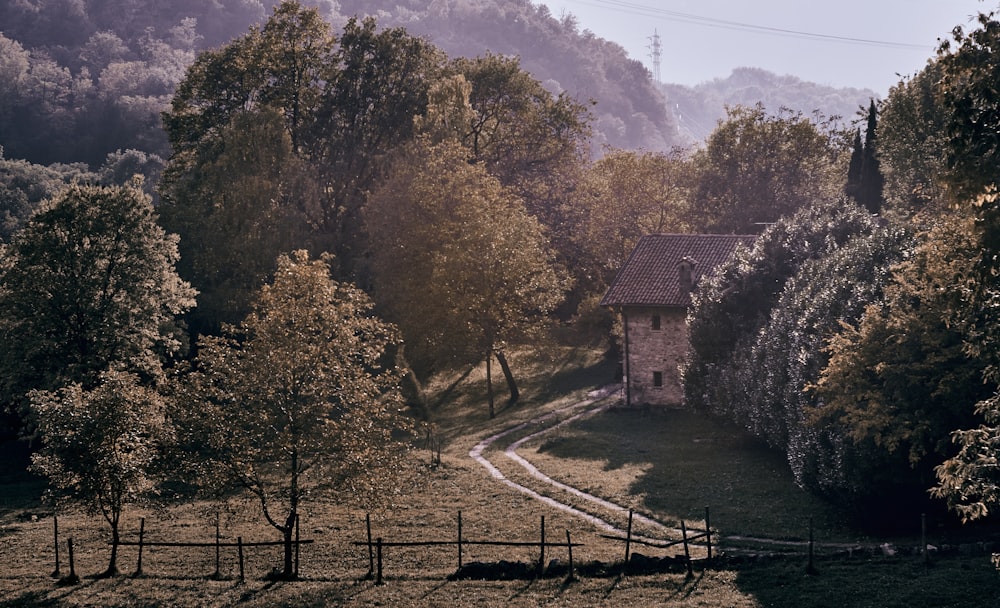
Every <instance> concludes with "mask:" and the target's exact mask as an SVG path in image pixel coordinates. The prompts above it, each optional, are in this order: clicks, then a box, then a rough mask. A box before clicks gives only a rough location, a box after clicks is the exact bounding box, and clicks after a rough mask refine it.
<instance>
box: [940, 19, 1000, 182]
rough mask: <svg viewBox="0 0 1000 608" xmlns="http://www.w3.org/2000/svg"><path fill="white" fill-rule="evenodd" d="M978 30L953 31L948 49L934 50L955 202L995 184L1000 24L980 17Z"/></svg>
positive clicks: (999, 169) (999, 143) (999, 166)
mask: <svg viewBox="0 0 1000 608" xmlns="http://www.w3.org/2000/svg"><path fill="white" fill-rule="evenodd" d="M978 24H979V27H978V28H976V29H975V30H973V31H971V32H969V33H965V32H963V31H962V28H961V27H956V28H955V30H954V31H953V38H954V45H955V48H953V47H952V44H951V42H949V41H945V42H944V43H942V45H941V48H940V49H939V51H938V59H937V62H938V63H939V64H940V69H941V76H942V77H941V80H940V81H939V82H938V85H937V86H938V91H939V94H940V96H941V107H942V110H943V111H944V113H945V116H946V117H947V118H946V120H945V124H944V134H945V137H946V140H945V159H946V161H947V165H948V169H949V172H948V175H947V180H948V184H949V189H950V190H951V192H952V193H953V194H954V195H955V197H956V199H960V200H961V199H964V200H971V199H973V198H975V197H977V196H979V195H980V194H981V193H982V192H984V191H985V190H986V189H987V188H989V187H991V186H996V185H997V184H1000V162H998V160H1000V159H998V154H1000V152H998V151H1000V129H998V126H1000V100H998V98H997V95H996V83H997V80H998V78H1000V59H998V51H1000V21H997V20H996V19H995V18H994V15H993V14H992V13H990V14H982V13H981V14H980V15H979V18H978Z"/></svg>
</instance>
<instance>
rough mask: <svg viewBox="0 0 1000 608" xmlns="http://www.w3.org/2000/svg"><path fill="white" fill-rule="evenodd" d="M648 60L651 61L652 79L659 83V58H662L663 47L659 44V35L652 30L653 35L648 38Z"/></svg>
mask: <svg viewBox="0 0 1000 608" xmlns="http://www.w3.org/2000/svg"><path fill="white" fill-rule="evenodd" d="M646 48H648V49H649V58H650V59H652V60H653V79H654V80H656V82H657V83H659V82H660V58H661V57H663V45H662V44H660V35H659V34H658V33H657V32H656V30H655V29H654V30H653V35H652V36H650V37H649V46H647V47H646Z"/></svg>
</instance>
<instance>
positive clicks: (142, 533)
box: [53, 516, 315, 581]
mask: <svg viewBox="0 0 1000 608" xmlns="http://www.w3.org/2000/svg"><path fill="white" fill-rule="evenodd" d="M294 534H295V538H294V539H292V541H291V544H292V546H293V547H294V548H295V558H294V568H295V570H294V572H295V575H296V576H298V574H299V547H300V546H301V545H311V544H313V543H314V542H315V541H314V540H313V539H311V538H307V539H302V538H300V536H299V518H298V516H296V517H295V531H294ZM145 537H146V518H145V517H142V518H140V519H139V540H138V541H127V540H119V541H118V546H120V547H139V555H138V557H137V559H136V569H135V575H136V576H138V575H141V574H142V573H143V572H142V553H143V548H145V547H206V548H210V547H214V548H215V572H214V573H213V574H212V577H213V578H219V577H220V576H221V571H220V548H221V547H236V548H237V560H238V561H239V569H240V580H241V581H242V580H244V574H245V570H244V565H243V556H244V554H243V549H244V548H246V547H278V546H285V544H286V543H285V541H284V540H270V541H253V542H244V541H243V537H242V536H239V537H237V538H236V542H231V541H223V540H222V538H221V536H220V534H219V522H218V518H217V519H216V522H215V541H213V542H207V543H199V542H191V541H148V540H146V538H145ZM58 543H59V541H58V533H57V534H56V569H57V571H58V567H59V562H58V559H59V558H58V547H59V544H58ZM71 547H72V545H71ZM70 550H71V551H72V548H71V549H70ZM71 559H72V558H71ZM53 576H54V575H53Z"/></svg>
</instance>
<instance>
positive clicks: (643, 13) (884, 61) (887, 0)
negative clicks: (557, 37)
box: [536, 0, 997, 96]
mask: <svg viewBox="0 0 1000 608" xmlns="http://www.w3.org/2000/svg"><path fill="white" fill-rule="evenodd" d="M538 1H539V0H536V3H537V2H538ZM542 3H543V4H546V5H547V6H548V7H549V10H550V11H551V12H552V15H553V16H555V17H559V16H561V15H562V14H564V13H572V14H573V15H575V16H576V18H577V21H578V24H579V28H580V30H581V31H582V30H585V29H587V30H590V31H592V32H593V33H594V34H596V35H597V36H599V37H601V38H605V39H608V40H612V41H614V42H617V43H618V44H620V45H621V46H622V47H624V48H625V50H626V51H627V52H628V54H629V56H630V57H631V58H633V59H638V60H640V61H642V62H643V63H644V64H645V65H646V66H647V67H648V68H649V69H650V71H653V62H652V60H651V59H650V56H649V55H650V49H649V47H650V45H651V37H652V36H653V33H654V31H655V32H656V33H658V34H659V37H660V44H661V47H662V53H661V54H662V57H661V59H660V79H661V80H662V81H663V82H675V83H680V84H688V85H692V84H697V83H699V82H704V81H706V80H711V79H713V78H724V77H726V76H728V75H729V73H730V72H731V71H732V70H733V68H737V67H744V66H747V67H759V68H764V69H766V70H769V71H771V72H775V73H777V74H792V75H794V76H798V77H800V78H802V79H804V80H809V81H813V82H817V83H820V84H829V85H834V86H838V87H840V86H845V87H858V88H869V89H872V90H874V91H875V92H876V93H878V94H880V95H882V96H884V95H885V94H886V93H887V92H888V90H889V87H890V86H892V85H894V84H896V83H897V82H898V81H899V76H897V74H899V75H904V76H906V75H911V74H913V73H915V72H917V71H919V70H920V69H921V68H923V66H924V65H925V64H926V63H927V60H928V59H930V58H931V57H933V56H934V51H935V49H936V47H937V41H938V39H939V38H947V37H949V35H950V32H951V30H952V28H954V27H955V26H956V25H963V26H965V28H966V29H968V28H969V27H970V26H971V24H970V18H972V17H973V16H975V15H976V14H978V13H979V12H980V11H983V12H988V11H989V10H992V9H994V8H996V7H997V0H986V1H981V0H837V1H836V2H831V1H830V0H824V1H823V2H818V1H816V0H629V1H619V0H545V1H544V2H542Z"/></svg>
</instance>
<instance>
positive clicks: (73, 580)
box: [59, 536, 80, 585]
mask: <svg viewBox="0 0 1000 608" xmlns="http://www.w3.org/2000/svg"><path fill="white" fill-rule="evenodd" d="M67 544H68V545H69V576H67V577H66V578H64V579H61V580H60V581H59V582H60V583H62V584H64V585H75V584H77V583H79V582H80V577H79V576H77V575H76V562H75V561H74V559H73V537H72V536H70V537H69V542H68V543H67Z"/></svg>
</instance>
